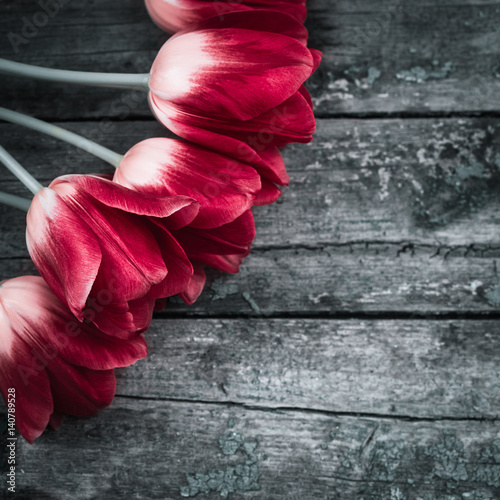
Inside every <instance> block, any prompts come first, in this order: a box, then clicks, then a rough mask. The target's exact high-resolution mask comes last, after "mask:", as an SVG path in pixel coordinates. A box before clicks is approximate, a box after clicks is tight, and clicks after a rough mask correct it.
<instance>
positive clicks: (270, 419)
mask: <svg viewBox="0 0 500 500" xmlns="http://www.w3.org/2000/svg"><path fill="white" fill-rule="evenodd" d="M63 425H64V427H63V428H62V429H61V430H59V431H57V432H53V431H52V432H51V431H49V432H47V433H46V434H45V435H44V436H43V437H42V438H41V439H40V440H39V441H38V442H37V444H36V445H35V446H30V445H28V444H26V443H25V442H21V441H20V442H18V450H17V451H18V457H19V464H20V467H19V468H20V469H22V473H20V474H19V476H18V488H19V489H18V491H19V497H18V498H25V499H35V498H36V499H37V500H69V499H71V500H73V499H74V500H80V499H81V500H98V499H99V500H101V499H106V500H114V499H121V498H130V499H132V498H135V499H162V500H174V499H180V498H191V497H196V498H206V499H216V498H225V497H227V498H234V499H255V500H257V499H259V500H261V499H262V500H263V499H265V500H282V499H287V500H344V499H351V498H352V499H366V500H388V499H391V500H392V499H397V500H468V499H479V500H486V499H490V500H493V499H498V498H500V458H499V457H500V440H499V431H500V427H499V425H498V422H484V421H483V422H481V421H460V422H457V421H449V420H442V421H413V422H411V421H405V420H401V419H380V418H370V417H364V418H356V417H347V416H337V415H334V414H331V415H330V414H321V413H316V412H311V411H306V412H303V411H293V410H288V411H262V410H254V409H247V408H243V407H240V406H237V405H229V406H227V405H224V404H217V405H210V404H188V403H182V402H169V401H148V400H140V399H139V400H136V399H133V400H130V399H125V398H116V399H115V401H114V402H113V404H112V407H111V408H110V409H107V410H104V411H102V412H101V413H100V414H99V415H97V416H96V417H93V418H88V419H76V418H71V419H68V421H67V422H66V423H65V424H63ZM3 444H4V443H0V445H3Z"/></svg>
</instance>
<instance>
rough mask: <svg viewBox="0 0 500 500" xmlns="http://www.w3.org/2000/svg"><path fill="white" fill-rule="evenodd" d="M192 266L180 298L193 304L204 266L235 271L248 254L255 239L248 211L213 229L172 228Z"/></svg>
mask: <svg viewBox="0 0 500 500" xmlns="http://www.w3.org/2000/svg"><path fill="white" fill-rule="evenodd" d="M172 235H173V236H174V238H175V239H176V240H177V241H178V242H179V243H180V245H181V246H182V248H183V249H184V251H185V252H186V255H187V256H188V258H189V260H190V261H191V262H192V264H193V267H194V270H195V271H194V274H193V277H192V279H191V280H190V282H189V284H188V286H187V287H186V289H185V290H184V291H183V292H182V293H181V294H180V297H181V298H182V299H183V300H184V301H185V302H187V303H188V304H192V303H193V302H194V301H195V300H196V299H197V298H198V296H199V295H200V293H201V292H202V290H203V286H204V285H205V281H206V276H205V272H204V270H203V266H209V267H213V268H215V269H218V270H220V271H224V272H226V273H233V274H235V273H237V272H239V268H240V265H241V263H242V262H243V258H244V257H246V256H247V255H248V254H249V253H250V245H251V243H252V241H253V239H254V238H255V224H254V220H253V215H252V212H251V210H247V211H246V212H245V213H244V214H243V215H241V216H240V217H238V218H237V219H235V220H234V221H233V222H230V223H228V224H224V225H223V226H220V227H217V228H213V229H198V228H193V227H191V226H186V227H183V228H182V229H179V230H177V231H172Z"/></svg>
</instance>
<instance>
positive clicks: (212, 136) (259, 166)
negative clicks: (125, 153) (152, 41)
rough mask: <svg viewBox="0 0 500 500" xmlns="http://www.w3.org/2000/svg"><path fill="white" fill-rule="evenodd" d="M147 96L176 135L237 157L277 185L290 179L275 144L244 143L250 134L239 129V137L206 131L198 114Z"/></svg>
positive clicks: (218, 131) (284, 183) (228, 133)
mask: <svg viewBox="0 0 500 500" xmlns="http://www.w3.org/2000/svg"><path fill="white" fill-rule="evenodd" d="M149 99H150V105H151V109H152V110H153V112H154V114H155V116H156V117H157V118H158V120H159V121H160V122H161V123H163V124H164V125H165V126H166V127H167V128H168V129H170V130H171V131H172V132H174V133H175V134H177V135H178V136H180V137H182V138H183V139H186V140H189V141H192V142H194V143H195V144H200V145H201V146H204V147H206V148H209V149H212V150H216V151H219V152H221V153H222V154H225V155H227V156H232V157H234V158H237V159H238V160H240V161H242V162H244V163H247V164H249V165H251V166H252V167H254V168H255V169H256V170H257V172H259V174H260V175H261V176H262V177H265V178H267V179H268V180H270V181H271V182H275V183H276V184H280V185H287V184H288V182H289V178H288V175H287V173H286V170H285V164H284V162H283V159H282V157H281V154H280V153H279V151H278V149H277V148H276V147H273V146H269V145H267V144H259V143H258V142H257V144H253V147H252V146H251V145H248V144H246V143H245V142H244V141H245V139H250V140H251V139H252V135H250V133H248V132H246V133H245V132H241V134H240V135H241V138H238V139H235V138H233V137H230V134H231V133H232V131H228V130H223V129H217V128H216V129H214V130H213V131H212V130H208V129H206V128H204V125H206V124H205V123H204V122H203V121H202V120H201V119H199V118H198V117H195V116H193V115H189V116H188V115H185V114H181V113H179V112H178V110H175V109H174V108H172V107H171V106H169V105H168V104H166V103H165V101H161V100H158V99H156V98H155V96H154V95H153V94H150V97H149ZM189 122H193V123H199V124H200V125H201V126H198V125H191V124H190V123H189ZM218 125H220V126H221V127H223V126H224V124H223V123H221V124H218ZM257 141H258V139H257Z"/></svg>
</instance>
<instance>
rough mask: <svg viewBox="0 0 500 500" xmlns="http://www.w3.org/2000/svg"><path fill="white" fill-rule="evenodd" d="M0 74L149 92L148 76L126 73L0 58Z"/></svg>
mask: <svg viewBox="0 0 500 500" xmlns="http://www.w3.org/2000/svg"><path fill="white" fill-rule="evenodd" d="M0 73H2V74H4V75H12V76H22V77H28V78H35V79H37V80H46V81H49V82H60V83H72V84H78V85H90V86H93V87H111V88H119V89H133V90H144V91H146V92H148V91H149V87H148V81H149V74H147V73H144V74H127V73H91V72H86V71H68V70H64V69H53V68H42V67H40V66H32V65H31V64H23V63H18V62H14V61H9V60H8V59H1V58H0Z"/></svg>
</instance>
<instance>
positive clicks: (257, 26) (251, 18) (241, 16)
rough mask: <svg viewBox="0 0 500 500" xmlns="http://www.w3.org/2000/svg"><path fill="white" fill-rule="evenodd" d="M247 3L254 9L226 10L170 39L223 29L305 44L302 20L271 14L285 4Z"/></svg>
mask: <svg viewBox="0 0 500 500" xmlns="http://www.w3.org/2000/svg"><path fill="white" fill-rule="evenodd" d="M249 3H251V4H253V5H254V6H255V8H254V9H252V10H247V11H244V12H229V11H227V10H226V11H225V12H224V13H222V15H214V16H212V17H211V18H208V19H207V18H205V19H202V20H200V21H199V22H197V23H193V24H190V25H189V26H187V27H186V28H185V29H184V31H182V32H180V33H177V34H176V35H174V36H173V37H172V38H175V37H178V36H181V35H183V34H184V33H191V32H194V31H204V30H212V29H222V28H223V29H234V30H253V31H258V32H262V33H276V34H280V35H285V36H287V37H290V38H294V39H296V40H298V41H300V42H301V43H302V44H303V45H305V44H306V43H307V36H308V33H307V29H306V28H305V27H304V26H303V24H302V21H303V20H297V19H296V18H294V17H293V16H292V15H290V14H286V13H283V12H272V11H273V10H274V6H276V5H277V4H278V5H279V4H283V3H286V2H269V1H268V0H267V1H261V2H259V1H258V0H257V1H254V2H249ZM290 3H291V2H289V4H290ZM300 3H302V2H296V4H300ZM268 6H271V8H268ZM235 10H237V9H235ZM304 10H305V9H304ZM217 14H219V13H217Z"/></svg>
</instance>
